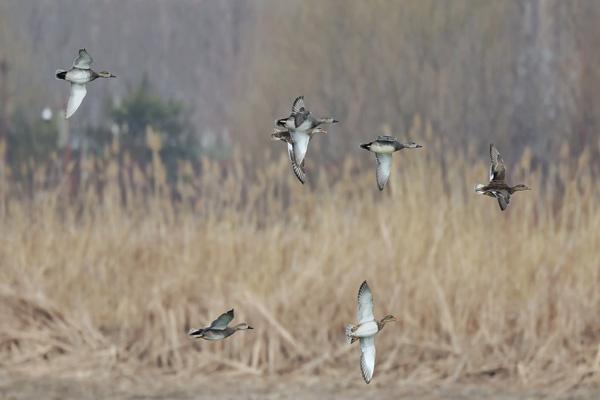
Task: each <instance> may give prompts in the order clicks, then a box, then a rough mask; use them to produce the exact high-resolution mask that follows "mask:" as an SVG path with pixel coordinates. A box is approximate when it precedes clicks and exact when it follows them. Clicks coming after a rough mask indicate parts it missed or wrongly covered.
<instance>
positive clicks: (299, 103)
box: [292, 96, 306, 126]
mask: <svg viewBox="0 0 600 400" xmlns="http://www.w3.org/2000/svg"><path fill="white" fill-rule="evenodd" d="M305 109H306V106H305V105H304V96H298V97H296V100H294V104H292V114H297V113H299V112H301V111H304V110H305ZM296 126H297V125H296Z"/></svg>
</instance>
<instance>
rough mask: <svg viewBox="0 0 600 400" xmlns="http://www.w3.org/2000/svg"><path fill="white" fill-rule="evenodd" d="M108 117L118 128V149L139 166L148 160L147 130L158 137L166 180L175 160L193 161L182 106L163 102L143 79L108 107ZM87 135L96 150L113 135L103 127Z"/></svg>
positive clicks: (193, 145) (193, 141) (193, 147)
mask: <svg viewBox="0 0 600 400" xmlns="http://www.w3.org/2000/svg"><path fill="white" fill-rule="evenodd" d="M110 117H111V119H112V120H113V121H114V123H115V124H116V127H118V135H119V143H120V147H121V150H122V151H123V152H127V153H129V154H130V155H131V156H132V158H133V160H134V161H135V162H137V163H138V164H140V165H141V166H145V165H147V163H149V162H150V161H151V159H152V150H151V149H150V148H149V147H148V143H147V138H146V136H147V130H148V129H149V128H151V129H152V131H153V132H156V133H158V135H159V136H160V142H161V144H160V150H159V154H160V157H161V160H162V162H163V163H164V164H165V166H166V168H167V173H168V176H169V178H173V177H174V174H175V172H176V169H177V164H178V162H179V161H183V160H195V159H196V158H197V155H198V149H199V145H198V143H197V140H196V138H195V136H194V131H193V128H192V125H191V123H190V122H189V118H188V115H187V112H186V110H185V108H184V106H183V104H182V103H181V102H179V101H176V100H172V99H168V100H163V99H162V98H161V97H160V96H158V95H157V94H156V93H155V92H154V88H153V87H152V84H151V82H150V81H149V80H148V79H147V78H144V79H142V81H141V82H140V84H139V85H138V86H137V87H135V88H134V89H133V90H132V91H131V92H130V93H128V94H127V96H126V97H125V98H124V99H123V100H122V101H121V102H120V103H119V104H116V105H113V106H112V109H111V111H110ZM88 135H89V138H90V139H91V140H92V142H94V143H95V144H96V147H99V148H104V147H105V146H107V145H108V144H109V143H110V142H111V141H112V135H113V134H112V133H111V132H110V130H109V129H108V127H103V128H89V129H88Z"/></svg>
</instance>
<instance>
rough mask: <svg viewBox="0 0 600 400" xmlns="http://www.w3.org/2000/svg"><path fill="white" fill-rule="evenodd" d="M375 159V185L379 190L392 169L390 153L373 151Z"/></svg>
mask: <svg viewBox="0 0 600 400" xmlns="http://www.w3.org/2000/svg"><path fill="white" fill-rule="evenodd" d="M375 159H376V160H377V186H379V190H383V187H384V186H385V184H386V183H387V181H388V179H389V177H390V172H391V170H392V155H391V154H383V153H375Z"/></svg>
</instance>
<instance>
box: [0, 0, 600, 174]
mask: <svg viewBox="0 0 600 400" xmlns="http://www.w3.org/2000/svg"><path fill="white" fill-rule="evenodd" d="M1 6H2V10H1V17H0V27H1V29H2V35H1V38H0V41H1V43H0V49H1V52H0V60H1V62H2V64H1V65H2V69H1V70H0V82H1V86H0V88H1V92H0V95H1V98H0V101H1V103H0V104H1V105H2V107H1V109H2V111H3V112H2V115H1V118H2V120H1V125H0V126H1V127H2V129H1V131H2V135H4V137H7V138H10V140H11V141H13V142H14V146H17V147H18V146H21V147H22V146H23V145H22V144H21V143H20V142H22V141H26V140H32V139H31V138H29V139H26V138H25V137H28V134H27V133H26V132H22V131H21V132H20V130H23V129H25V126H23V124H27V125H28V126H29V125H31V124H34V123H38V122H39V119H40V118H39V117H40V114H41V112H42V110H43V109H44V108H45V107H49V108H50V109H51V110H53V111H58V110H59V109H61V108H64V105H65V102H66V99H67V96H68V88H67V87H66V85H65V83H64V82H60V81H57V80H55V79H54V74H53V73H54V71H55V70H56V69H57V68H64V67H68V66H70V65H71V62H72V60H73V58H74V57H75V55H76V52H77V50H78V49H79V48H81V47H86V48H87V49H88V50H89V51H90V53H91V54H92V56H93V57H94V59H95V61H96V63H95V65H94V67H95V68H96V69H106V70H109V71H111V72H113V73H115V74H117V75H118V76H119V78H118V80H116V81H111V82H94V84H93V86H92V87H90V91H89V92H90V96H89V97H88V98H86V100H85V106H84V107H82V108H81V110H79V111H78V117H77V118H73V119H72V121H71V135H72V138H71V141H72V142H77V143H78V144H80V145H81V146H83V147H87V148H90V149H94V150H98V149H99V148H101V147H102V146H104V145H105V144H106V143H105V142H106V141H107V139H110V137H111V132H113V133H114V130H113V131H111V126H112V125H113V124H123V123H124V120H125V119H128V118H131V119H133V120H135V123H136V124H137V125H138V126H141V127H143V125H144V124H145V123H147V122H149V121H148V120H147V119H148V118H154V119H159V120H160V121H156V120H153V121H152V122H153V123H154V125H157V124H167V125H168V124H169V123H175V122H177V127H176V128H175V127H173V128H172V129H171V132H168V134H169V137H171V140H172V141H173V142H174V143H173V145H174V146H177V145H179V144H182V143H184V142H186V141H193V142H194V143H195V146H188V145H186V146H185V147H186V149H187V151H188V152H194V153H195V154H186V155H187V156H189V157H192V156H193V157H197V156H198V155H200V154H202V155H211V156H218V157H222V158H229V157H231V153H230V151H228V150H227V149H228V148H230V147H231V144H233V143H236V144H240V145H241V146H243V147H244V149H245V150H247V151H251V152H252V154H254V155H256V156H257V157H255V158H256V159H261V158H262V157H259V156H262V155H263V154H264V152H265V148H269V147H270V144H267V143H268V138H269V136H268V135H269V133H270V130H271V129H272V125H273V121H274V120H275V119H276V118H277V117H281V116H283V115H285V114H287V113H288V112H289V109H290V106H291V102H292V100H293V99H294V97H296V96H298V95H304V96H306V101H307V103H308V106H309V107H310V108H311V109H312V110H313V112H314V113H316V114H318V115H329V114H331V115H334V116H335V117H336V118H337V119H339V120H341V121H342V124H341V125H339V127H335V128H334V129H333V130H332V132H333V134H332V135H328V136H327V137H326V138H324V139H323V140H322V141H323V142H324V143H323V145H322V146H314V149H311V153H312V156H313V157H314V158H315V159H317V160H318V161H319V162H320V163H335V162H337V161H339V160H340V159H342V158H343V157H344V156H345V154H347V152H348V151H352V152H356V153H358V150H356V148H357V146H356V143H358V142H360V141H361V140H366V139H368V138H371V137H373V136H374V135H377V134H380V133H382V132H386V133H390V134H394V135H398V136H400V137H405V136H406V135H407V133H408V130H409V128H410V126H411V124H412V122H413V120H414V118H415V117H416V116H419V117H420V118H421V119H422V120H423V121H424V122H427V123H429V124H431V126H432V128H433V130H434V131H435V132H436V136H439V137H440V138H441V140H443V141H444V145H445V146H446V147H452V148H464V147H465V146H467V145H474V146H476V147H477V148H478V149H481V150H482V151H483V150H485V148H486V146H487V144H488V143H489V142H490V141H494V142H496V144H497V145H498V146H499V147H500V149H504V148H509V149H510V151H505V152H504V153H505V157H506V158H508V159H509V160H516V159H518V157H520V155H521V153H522V152H523V150H524V148H525V147H526V146H530V147H531V149H532V152H533V158H534V161H535V162H536V163H541V164H547V163H549V162H550V161H551V160H552V159H554V158H555V156H556V154H557V152H558V149H559V148H560V146H561V145H563V144H564V143H565V142H566V143H568V144H569V146H570V151H571V152H572V153H573V155H579V154H580V153H581V151H582V150H583V149H584V148H585V147H586V146H592V147H593V149H594V155H597V148H596V147H597V141H598V139H597V138H598V135H597V129H598V124H599V122H598V119H599V118H600V117H598V116H599V115H600V112H598V110H597V107H598V104H597V103H598V101H597V96H596V93H597V92H598V87H600V77H599V74H600V73H599V72H597V71H596V68H595V66H596V65H597V64H598V61H599V58H600V42H599V40H598V37H600V34H599V32H598V29H599V28H598V26H597V24H596V21H597V19H598V16H599V13H600V5H599V4H598V3H597V2H596V1H594V0H576V1H553V0H546V1H538V0H527V1H501V2H494V1H471V0H457V1H453V2H452V4H444V5H439V3H438V2H437V1H434V0H432V1H429V0H425V1H410V0H408V1H398V2H393V3H391V4H390V3H389V2H388V1H370V2H363V1H336V0H331V1H326V2H320V1H284V2H277V1H253V0H249V1H202V0H178V1H176V2H175V3H169V2H167V1H159V0H148V1H145V2H144V3H143V5H142V4H140V3H139V2H136V1H126V2H117V1H116V0H115V1H110V0H104V1H95V0H83V1H76V2H73V1H68V0H52V1H50V0H43V1H28V0H25V1H22V0H19V1H17V0H5V1H3V2H2V5H1ZM292 21H293V23H292ZM143 82H145V83H146V84H147V89H148V92H147V93H143V94H142V98H138V99H137V101H138V102H143V101H149V99H148V98H147V96H151V95H154V96H157V97H158V96H159V97H160V99H161V101H158V102H157V103H158V104H156V105H155V106H156V107H158V108H161V107H163V106H164V107H165V108H168V107H169V106H168V103H169V102H172V104H170V106H172V107H175V108H176V109H177V111H176V112H166V115H167V116H168V117H169V118H171V119H173V120H174V121H165V120H163V119H164V118H161V117H158V116H155V115H154V114H155V113H153V112H152V113H151V112H148V113H147V114H148V115H134V114H135V112H134V111H133V110H125V109H124V107H125V108H126V107H127V105H128V104H129V103H127V100H132V99H133V97H132V96H134V94H135V93H136V90H137V89H139V88H140V85H142V83H143ZM130 106H132V107H134V106H135V104H130ZM119 111H120V112H119ZM165 111H166V110H165ZM55 114H57V113H55ZM144 118H146V119H144ZM167 119H168V118H167ZM133 120H127V123H129V124H131V123H134V121H133ZM184 131H185V134H184ZM51 134H52V132H47V135H46V136H44V138H45V139H44V140H45V143H43V144H42V143H40V142H41V140H37V142H36V148H37V150H38V151H42V150H44V152H45V153H48V154H49V153H50V152H52V151H54V150H56V146H57V141H56V140H51V137H48V136H50V135H51ZM131 135H132V136H135V135H136V133H135V132H133V133H131ZM412 139H415V140H416V139H417V138H412ZM217 143H218V144H217ZM71 144H73V143H71ZM222 145H225V146H222ZM32 151H33V149H32ZM11 153H12V152H11ZM177 154H178V155H177V156H182V154H179V153H177ZM173 156H175V155H173ZM14 157H17V156H14ZM21 157H26V155H19V158H21ZM595 158H597V157H595ZM15 162H16V160H15Z"/></svg>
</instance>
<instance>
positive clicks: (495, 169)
mask: <svg viewBox="0 0 600 400" xmlns="http://www.w3.org/2000/svg"><path fill="white" fill-rule="evenodd" d="M490 159H491V163H490V181H503V180H504V178H505V175H506V167H505V166H504V160H503V159H502V155H500V152H499V151H498V149H497V148H496V146H494V145H493V144H490Z"/></svg>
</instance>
